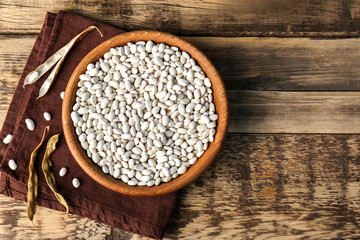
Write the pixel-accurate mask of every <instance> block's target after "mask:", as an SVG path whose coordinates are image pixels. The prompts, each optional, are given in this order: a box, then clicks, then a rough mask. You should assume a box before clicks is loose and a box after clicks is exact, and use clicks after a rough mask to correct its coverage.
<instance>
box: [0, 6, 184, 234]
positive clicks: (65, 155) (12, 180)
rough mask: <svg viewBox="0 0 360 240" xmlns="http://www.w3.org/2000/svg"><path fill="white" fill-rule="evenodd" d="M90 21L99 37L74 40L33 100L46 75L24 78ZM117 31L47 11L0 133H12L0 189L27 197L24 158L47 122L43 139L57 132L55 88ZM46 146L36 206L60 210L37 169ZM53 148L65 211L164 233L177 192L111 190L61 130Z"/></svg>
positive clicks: (2, 154) (2, 159) (0, 154)
mask: <svg viewBox="0 0 360 240" xmlns="http://www.w3.org/2000/svg"><path fill="white" fill-rule="evenodd" d="M90 25H95V26H97V27H98V28H99V29H100V31H101V32H102V33H103V34H104V37H102V38H101V37H100V35H99V33H98V32H97V31H96V30H93V31H92V32H90V33H89V34H88V35H87V36H86V37H85V38H84V39H83V40H81V41H80V42H78V43H77V44H76V45H75V46H74V47H73V49H72V50H71V51H70V53H69V55H68V56H67V57H66V60H65V62H64V64H63V66H62V69H61V71H60V73H59V75H58V77H57V79H56V80H55V83H54V85H53V86H52V87H51V89H50V91H49V92H48V93H47V94H46V95H45V97H43V98H40V99H39V100H36V97H37V96H38V92H39V88H40V86H41V84H42V83H43V81H44V80H45V79H46V77H47V75H48V74H46V75H45V76H43V77H42V78H41V79H40V80H39V81H38V82H36V83H35V84H33V85H28V86H26V87H25V88H23V82H24V78H25V76H26V75H27V74H28V73H29V72H30V71H32V70H33V69H35V68H36V67H37V66H38V65H39V64H41V63H42V62H43V61H44V60H46V59H47V58H48V57H50V56H51V55H52V54H53V53H54V52H55V51H57V50H58V49H59V48H61V47H62V46H64V45H65V44H66V43H68V42H69V41H70V40H71V39H72V38H73V37H74V36H75V35H77V34H78V33H80V32H81V31H82V30H84V29H86V28H87V27H89V26H90ZM122 32H124V31H123V30H120V29H117V28H115V27H112V26H109V25H106V24H103V23H100V22H97V21H94V20H90V19H87V18H84V17H81V16H78V15H74V14H71V13H68V12H59V13H58V14H52V13H48V14H47V15H46V18H45V22H44V25H43V27H42V29H41V31H40V34H39V36H38V38H37V39H36V42H35V45H34V47H33V49H32V51H31V53H30V56H29V59H28V61H27V63H26V65H25V68H24V71H23V74H22V75H21V78H20V81H19V84H18V86H17V88H16V90H15V94H14V96H13V99H12V102H11V104H10V108H9V110H8V113H7V116H6V119H5V122H4V125H3V128H2V130H1V132H0V139H1V140H2V139H3V138H4V137H5V136H6V135H7V134H13V139H12V141H11V143H10V144H8V145H5V144H4V143H3V142H2V141H1V142H0V171H1V180H0V193H2V194H4V195H8V196H11V197H13V198H15V199H19V200H23V201H26V194H27V182H28V171H29V170H28V164H29V159H30V155H31V152H32V151H33V150H34V148H35V147H36V146H37V145H38V143H39V142H40V139H41V137H42V133H43V130H44V127H45V126H47V125H50V133H49V134H48V137H47V139H46V141H47V140H48V139H49V138H50V136H52V135H54V134H56V133H62V125H61V104H62V99H61V98H60V92H62V91H64V90H65V88H66V84H67V81H68V79H69V77H70V75H71V74H72V72H73V70H74V69H75V67H76V66H77V65H78V63H79V62H80V61H81V59H82V58H83V57H84V56H85V55H86V54H87V53H88V52H89V51H90V50H92V49H93V48H94V47H96V46H97V45H98V44H100V43H101V42H103V41H105V40H106V39H108V38H110V37H113V36H115V35H118V34H120V33H122ZM19 47H21V46H19ZM44 112H50V113H51V115H52V119H51V120H50V121H49V122H48V121H46V120H45V119H44V117H43V113H44ZM26 118H31V119H33V120H34V122H35V125H36V128H35V130H34V131H33V132H31V131H29V130H28V129H27V128H26V125H25V119H26ZM45 145H46V144H44V145H43V146H42V147H41V148H40V151H39V153H38V157H37V160H36V172H37V174H38V176H39V188H38V189H39V194H38V198H37V204H38V205H40V206H44V207H48V208H51V209H56V210H59V211H65V209H64V207H63V206H62V205H61V204H60V203H58V201H57V200H56V198H55V197H54V194H53V193H52V191H51V190H50V188H49V187H48V185H47V184H46V182H45V179H44V175H43V173H42V170H41V161H42V158H43V155H44V150H45ZM57 147H58V149H57V150H56V151H55V152H54V153H53V154H52V156H51V159H52V162H53V167H52V170H53V173H54V175H55V179H56V182H57V185H58V190H59V192H60V193H61V194H63V196H64V197H65V199H66V200H67V201H68V204H69V207H70V213H73V214H77V215H80V216H84V217H87V218H90V219H94V220H96V221H99V222H103V223H106V224H108V225H110V226H113V227H117V228H121V229H123V230H126V231H130V232H134V233H137V234H140V235H143V236H147V237H151V238H155V239H161V238H162V237H163V235H164V230H165V227H166V225H167V223H168V221H169V218H170V215H171V212H172V210H173V208H174V206H175V203H176V199H177V193H172V194H168V195H163V196H158V197H143V198H139V197H131V196H127V195H122V194H119V193H116V192H113V191H111V190H108V189H106V188H104V187H103V186H101V185H100V184H98V183H97V182H95V181H94V180H92V179H91V178H90V177H89V176H88V175H87V174H86V173H85V172H84V171H83V170H82V169H81V168H80V167H79V165H78V164H77V163H76V161H75V160H74V158H73V157H72V155H71V153H70V151H69V149H68V147H67V145H66V141H65V138H64V135H63V134H61V137H60V141H59V143H58V144H57ZM9 159H14V160H15V161H16V162H17V165H18V167H17V169H16V171H12V170H11V169H10V168H9V167H8V161H9ZM62 167H66V168H67V169H68V173H67V174H66V175H65V176H64V177H60V176H59V174H58V172H59V170H60V169H61V168H62ZM75 177H77V178H79V179H80V181H81V186H80V188H78V189H75V188H74V187H73V186H72V179H73V178H75ZM25 211H26V208H25V207H24V212H25ZM35 222H36V215H35Z"/></svg>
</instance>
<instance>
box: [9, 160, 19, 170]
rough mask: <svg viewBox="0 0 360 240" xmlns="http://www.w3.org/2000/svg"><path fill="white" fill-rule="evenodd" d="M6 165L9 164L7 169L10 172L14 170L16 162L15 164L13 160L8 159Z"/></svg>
mask: <svg viewBox="0 0 360 240" xmlns="http://www.w3.org/2000/svg"><path fill="white" fill-rule="evenodd" d="M8 164H9V168H10V169H11V170H13V171H15V170H16V168H17V164H16V162H15V160H14V159H10V160H9V163H8Z"/></svg>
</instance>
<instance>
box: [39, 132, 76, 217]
mask: <svg viewBox="0 0 360 240" xmlns="http://www.w3.org/2000/svg"><path fill="white" fill-rule="evenodd" d="M59 135H60V134H56V135H54V136H52V137H51V138H50V139H49V141H48V143H47V145H46V151H45V155H44V159H43V161H42V165H41V168H42V170H43V172H44V176H45V179H46V182H47V184H48V185H49V187H50V188H51V190H52V191H53V192H54V195H55V197H56V198H57V200H58V201H59V202H60V203H61V204H62V205H63V206H64V207H65V208H66V213H69V206H68V204H67V202H66V200H65V198H64V197H63V196H62V195H61V194H60V193H59V192H58V191H57V189H56V182H55V177H54V174H53V173H52V172H51V166H52V162H51V159H50V155H51V154H52V153H53V152H54V151H55V150H56V143H57V142H58V140H59Z"/></svg>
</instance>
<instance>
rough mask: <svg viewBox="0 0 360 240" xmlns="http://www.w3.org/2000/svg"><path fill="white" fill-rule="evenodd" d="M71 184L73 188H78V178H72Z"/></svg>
mask: <svg viewBox="0 0 360 240" xmlns="http://www.w3.org/2000/svg"><path fill="white" fill-rule="evenodd" d="M72 184H73V186H74V188H79V187H80V181H79V179H78V178H74V179H73V180H72Z"/></svg>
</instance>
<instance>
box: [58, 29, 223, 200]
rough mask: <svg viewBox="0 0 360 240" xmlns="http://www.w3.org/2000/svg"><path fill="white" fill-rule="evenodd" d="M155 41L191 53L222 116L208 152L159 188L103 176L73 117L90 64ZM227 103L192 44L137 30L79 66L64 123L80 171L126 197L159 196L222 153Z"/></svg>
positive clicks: (219, 83)
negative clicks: (122, 49)
mask: <svg viewBox="0 0 360 240" xmlns="http://www.w3.org/2000/svg"><path fill="white" fill-rule="evenodd" d="M141 40H143V41H148V40H152V41H153V42H155V43H165V44H168V45H171V46H176V47H179V48H180V49H181V50H183V51H186V52H188V53H189V54H190V55H191V56H192V57H193V58H194V59H195V60H196V62H197V64H198V65H199V66H200V67H201V68H202V70H203V71H204V72H205V74H206V75H207V77H208V78H209V79H210V80H211V82H212V90H213V97H214V100H213V101H214V104H215V107H216V112H217V114H218V115H219V119H218V120H217V127H216V135H215V140H214V141H213V142H212V143H211V144H209V147H208V149H207V150H206V151H205V152H204V154H203V155H202V156H201V157H200V158H199V159H198V161H197V162H196V163H195V164H194V165H192V166H191V167H189V169H188V171H187V172H186V173H184V174H183V175H180V176H179V177H177V178H175V179H173V180H171V181H170V182H167V183H161V184H160V185H158V186H152V187H148V186H130V185H128V184H126V183H124V182H122V180H120V179H115V178H113V177H112V176H110V175H108V174H104V173H103V172H102V170H101V168H100V167H99V166H98V165H97V164H95V163H94V162H93V161H92V160H91V159H90V158H89V157H88V156H87V154H86V151H85V150H83V148H82V147H81V145H80V142H79V140H78V137H77V135H76V133H75V128H74V126H73V122H72V120H71V117H70V114H71V111H72V107H73V105H74V102H75V96H76V91H77V89H78V86H77V84H78V81H79V76H80V74H82V73H84V72H85V71H86V67H87V65H88V64H89V63H91V62H96V61H97V60H98V59H99V58H100V57H103V55H104V54H105V53H106V52H108V51H109V49H110V48H112V47H118V46H123V45H125V44H126V43H128V42H137V41H141ZM228 118H229V113H228V100H227V96H226V91H225V87H224V84H223V82H222V80H221V77H220V75H219V73H218V71H217V70H216V68H215V67H214V65H213V64H212V63H211V62H210V61H209V59H207V57H206V56H205V55H204V54H203V53H202V52H201V51H200V50H198V49H197V48H196V47H195V46H194V45H192V44H191V43H189V42H187V41H185V40H183V39H181V38H179V37H177V36H174V35H172V34H169V33H163V32H158V31H134V32H128V33H123V34H120V35H118V36H115V37H113V38H111V39H109V40H107V41H105V42H103V43H101V44H100V45H99V46H97V47H96V48H95V49H93V50H92V51H91V52H90V53H89V54H87V55H86V57H85V58H84V59H83V60H82V61H81V62H80V63H79V65H78V66H77V67H76V69H75V71H74V72H73V74H72V76H71V77H70V80H69V82H68V84H67V87H66V91H65V98H64V101H63V105H62V124H63V129H64V134H65V138H66V142H67V144H68V146H69V148H70V151H71V153H72V155H73V156H74V158H75V160H76V161H77V162H78V164H79V165H80V166H81V168H82V169H83V170H84V171H85V172H86V173H87V174H88V175H89V176H90V177H92V178H93V179H94V180H96V181H97V182H98V183H100V184H102V185H103V186H105V187H107V188H109V189H111V190H113V191H116V192H119V193H122V194H127V195H133V196H156V195H162V194H166V193H170V192H174V191H176V190H179V189H180V188H182V187H184V186H186V185H188V184H189V183H191V182H192V181H194V180H195V179H196V178H197V177H199V175H200V174H201V173H202V172H204V171H205V169H206V168H207V167H208V166H209V165H210V164H211V163H212V162H213V161H214V159H215V157H216V155H217V154H218V152H219V151H220V148H221V145H222V143H223V141H224V139H225V134H226V131H227V126H228Z"/></svg>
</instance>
